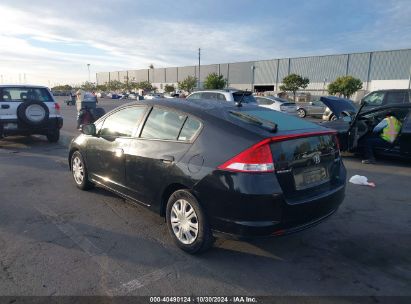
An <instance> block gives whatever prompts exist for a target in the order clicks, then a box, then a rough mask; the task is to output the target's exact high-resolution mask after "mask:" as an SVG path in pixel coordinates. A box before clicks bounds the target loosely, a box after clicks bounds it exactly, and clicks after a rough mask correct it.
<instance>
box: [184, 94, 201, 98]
mask: <svg viewBox="0 0 411 304" xmlns="http://www.w3.org/2000/svg"><path fill="white" fill-rule="evenodd" d="M187 99H201V94H200V93H193V94H191V95H190V96H188V97H187Z"/></svg>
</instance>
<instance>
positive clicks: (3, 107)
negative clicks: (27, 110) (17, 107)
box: [1, 104, 10, 109]
mask: <svg viewBox="0 0 411 304" xmlns="http://www.w3.org/2000/svg"><path fill="white" fill-rule="evenodd" d="M1 108H2V109H9V108H10V105H8V104H5V105H1Z"/></svg>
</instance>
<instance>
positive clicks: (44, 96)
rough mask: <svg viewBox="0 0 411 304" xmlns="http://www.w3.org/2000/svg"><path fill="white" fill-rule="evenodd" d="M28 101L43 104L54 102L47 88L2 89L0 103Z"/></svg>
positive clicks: (0, 90)
mask: <svg viewBox="0 0 411 304" xmlns="http://www.w3.org/2000/svg"><path fill="white" fill-rule="evenodd" d="M26 100H37V101H42V102H53V98H52V97H51V94H50V92H49V90H47V89H46V88H31V87H30V88H29V87H9V88H7V87H3V88H0V101H11V102H24V101H26Z"/></svg>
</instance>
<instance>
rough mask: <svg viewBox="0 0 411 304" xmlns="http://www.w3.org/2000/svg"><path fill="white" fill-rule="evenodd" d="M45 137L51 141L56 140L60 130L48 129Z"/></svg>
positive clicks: (58, 137)
mask: <svg viewBox="0 0 411 304" xmlns="http://www.w3.org/2000/svg"><path fill="white" fill-rule="evenodd" d="M46 137H47V140H48V141H49V142H51V143H55V142H58V141H59V139H60V130H52V131H49V133H47V135H46Z"/></svg>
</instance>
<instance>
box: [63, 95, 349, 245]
mask: <svg viewBox="0 0 411 304" xmlns="http://www.w3.org/2000/svg"><path fill="white" fill-rule="evenodd" d="M69 165H70V170H71V172H72V175H73V178H74V181H75V184H76V185H77V187H78V188H80V189H83V190H86V189H89V188H91V187H93V186H94V185H99V186H102V187H104V188H106V189H108V190H110V191H113V192H115V193H117V194H118V195H120V196H122V197H125V198H127V199H129V200H130V201H133V202H136V203H139V204H141V205H144V206H146V207H147V208H149V209H152V210H153V211H155V212H157V213H159V214H160V215H161V216H163V217H165V219H166V222H167V226H168V229H169V231H170V235H171V236H172V238H173V239H174V241H175V243H176V244H177V245H178V246H179V247H180V248H181V249H183V250H185V251H187V252H189V253H197V252H201V251H204V250H206V249H208V248H209V247H210V246H211V245H212V242H213V240H214V237H216V236H217V237H218V236H229V237H234V238H239V239H243V238H252V237H262V236H280V235H285V234H288V233H292V232H296V231H299V230H303V229H305V228H308V227H311V226H313V225H315V224H317V223H319V222H321V221H322V220H324V219H326V218H327V217H328V216H330V215H331V214H333V213H334V212H335V211H336V210H337V209H338V207H339V205H340V204H341V203H342V201H343V199H344V193H345V183H346V170H345V167H344V165H343V162H342V159H341V157H340V150H339V143H338V139H337V137H336V134H335V131H332V130H330V129H327V128H324V127H322V126H319V125H317V124H314V123H311V122H308V121H305V120H302V119H300V118H297V117H293V116H288V115H287V114H283V113H280V112H277V111H273V110H270V109H266V108H262V107H258V106H255V105H247V104H244V105H242V104H241V101H240V102H239V103H237V104H236V105H235V104H228V103H223V102H218V101H212V100H196V101H187V100H178V99H176V100H170V99H168V100H144V101H139V102H136V103H130V104H127V105H124V106H121V107H119V108H116V109H115V110H113V111H111V112H109V113H107V114H106V115H105V116H103V117H101V118H100V119H99V120H97V121H96V122H95V123H94V124H89V125H85V126H83V129H82V134H81V135H79V136H78V137H77V138H75V139H73V141H72V142H71V145H70V150H69Z"/></svg>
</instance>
